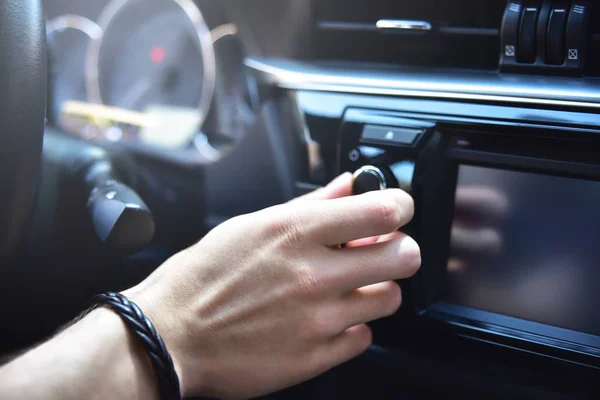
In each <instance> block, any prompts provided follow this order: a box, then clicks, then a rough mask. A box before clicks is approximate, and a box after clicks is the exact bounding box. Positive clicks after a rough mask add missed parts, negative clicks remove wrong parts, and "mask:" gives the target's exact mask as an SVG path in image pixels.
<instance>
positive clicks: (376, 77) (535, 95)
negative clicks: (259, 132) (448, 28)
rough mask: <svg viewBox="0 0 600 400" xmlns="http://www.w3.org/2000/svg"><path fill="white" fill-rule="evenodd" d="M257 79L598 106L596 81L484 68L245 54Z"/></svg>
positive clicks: (324, 88) (285, 85) (314, 87)
mask: <svg viewBox="0 0 600 400" xmlns="http://www.w3.org/2000/svg"><path fill="white" fill-rule="evenodd" d="M245 64H246V67H248V68H249V69H250V70H252V71H253V72H254V74H255V75H256V77H257V79H258V80H259V81H261V82H262V83H265V84H268V85H271V86H276V87H279V88H282V89H289V90H310V91H317V92H341V93H355V94H369V95H383V96H402V97H419V98H434V99H446V100H459V101H474V102H491V103H513V104H518V105H535V106H548V107H567V108H575V109H594V110H600V80H598V79H587V78H573V77H545V76H544V77H542V76H529V75H501V74H498V73H496V72H486V71H440V70H437V71H434V70H429V71H428V70H423V69H421V70H418V69H410V68H398V69H395V70H391V69H386V70H381V69H375V68H374V67H372V68H370V69H368V68H364V67H348V66H340V65H332V64H320V63H316V62H313V63H310V62H304V61H294V60H283V59H277V58H265V59H259V58H247V59H246V60H245Z"/></svg>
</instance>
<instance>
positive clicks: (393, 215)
mask: <svg viewBox="0 0 600 400" xmlns="http://www.w3.org/2000/svg"><path fill="white" fill-rule="evenodd" d="M413 214H414V203H413V199H412V197H410V196H409V195H408V194H407V193H406V192H404V191H402V190H400V189H388V190H382V191H377V192H369V193H365V194H361V195H358V196H351V197H344V198H340V199H334V200H324V201H315V202H311V203H310V204H306V206H305V207H303V210H302V211H301V212H300V215H298V217H299V221H298V222H299V223H300V224H303V225H304V224H306V226H308V227H309V228H308V229H309V232H310V235H311V236H312V237H313V238H314V239H315V240H317V241H318V242H319V243H320V244H323V245H326V246H336V245H339V244H341V243H347V242H350V241H353V240H356V239H362V238H367V237H371V236H378V235H385V234H388V233H391V232H394V231H396V230H398V229H399V228H401V227H402V226H404V225H406V224H408V223H409V222H410V220H411V219H412V217H413Z"/></svg>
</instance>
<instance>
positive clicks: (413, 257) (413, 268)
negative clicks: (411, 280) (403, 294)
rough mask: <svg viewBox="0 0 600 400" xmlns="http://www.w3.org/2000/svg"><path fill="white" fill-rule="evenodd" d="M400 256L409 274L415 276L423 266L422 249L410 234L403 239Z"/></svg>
mask: <svg viewBox="0 0 600 400" xmlns="http://www.w3.org/2000/svg"><path fill="white" fill-rule="evenodd" d="M400 258H401V260H402V263H401V265H402V267H403V269H404V271H405V272H406V274H407V276H413V275H414V274H415V273H417V271H418V270H419V268H420V267H421V249H420V247H419V244H418V243H417V242H416V241H415V240H414V239H413V238H411V237H410V236H406V237H404V238H403V239H402V243H401V246H400Z"/></svg>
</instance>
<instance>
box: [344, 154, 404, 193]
mask: <svg viewBox="0 0 600 400" xmlns="http://www.w3.org/2000/svg"><path fill="white" fill-rule="evenodd" d="M414 175H415V163H414V161H409V160H404V161H399V162H397V163H394V164H392V165H390V166H389V167H375V166H373V165H365V166H364V167H362V168H360V169H358V170H357V171H356V172H355V173H354V183H353V186H352V193H353V194H362V193H367V192H372V191H375V190H384V189H391V188H400V189H402V190H404V191H405V192H407V193H412V184H413V179H414Z"/></svg>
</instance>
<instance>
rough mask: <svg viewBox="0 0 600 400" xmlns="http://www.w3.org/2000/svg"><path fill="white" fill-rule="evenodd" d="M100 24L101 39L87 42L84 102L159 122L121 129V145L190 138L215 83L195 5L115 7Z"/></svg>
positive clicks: (132, 2) (151, 2) (117, 2)
mask: <svg viewBox="0 0 600 400" xmlns="http://www.w3.org/2000/svg"><path fill="white" fill-rule="evenodd" d="M98 25H99V26H100V28H101V29H102V31H103V34H102V36H101V37H99V38H94V39H93V40H92V41H91V42H90V46H89V49H88V52H87V59H86V88H87V94H88V98H89V101H90V102H93V103H101V104H104V105H107V106H112V107H117V108H120V109H127V110H132V111H137V112H140V113H148V114H153V115H155V116H156V118H155V119H154V120H155V121H159V122H160V123H159V124H158V125H156V126H153V125H152V124H147V125H146V126H143V127H140V126H133V125H120V126H118V129H120V130H121V132H120V133H119V135H122V138H124V139H127V138H128V137H130V136H132V137H135V138H136V139H140V135H141V136H143V137H142V140H145V141H147V142H150V144H158V145H160V146H162V147H165V146H166V147H179V146H181V145H183V144H184V143H186V142H187V141H189V140H191V139H193V137H194V135H195V133H196V132H197V131H198V130H199V129H200V127H201V126H202V124H203V123H204V121H205V119H206V116H207V115H208V112H209V109H210V106H211V103H212V99H213V95H214V90H215V79H216V77H215V75H216V61H215V53H214V49H213V46H212V38H211V33H210V30H209V28H208V26H207V24H206V22H205V21H204V18H203V16H202V13H201V12H200V10H199V9H198V7H197V6H196V4H195V3H194V2H193V1H192V0H113V1H111V2H110V3H109V4H108V6H107V7H106V8H105V10H104V11H103V13H102V15H101V16H100V18H99V21H98ZM111 128H113V129H111V130H110V132H111V134H113V135H114V133H115V129H114V128H115V127H114V126H112V127H111ZM165 130H168V131H169V133H168V134H165ZM106 132H108V130H106Z"/></svg>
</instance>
